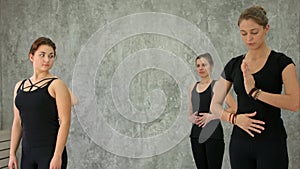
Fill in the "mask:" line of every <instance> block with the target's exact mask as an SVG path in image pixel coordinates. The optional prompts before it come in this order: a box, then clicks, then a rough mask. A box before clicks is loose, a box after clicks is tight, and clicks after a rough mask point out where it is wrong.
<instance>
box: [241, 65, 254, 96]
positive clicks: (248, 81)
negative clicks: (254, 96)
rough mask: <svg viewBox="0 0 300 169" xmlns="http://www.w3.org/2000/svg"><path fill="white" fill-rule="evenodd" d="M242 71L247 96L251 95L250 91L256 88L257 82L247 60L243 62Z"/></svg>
mask: <svg viewBox="0 0 300 169" xmlns="http://www.w3.org/2000/svg"><path fill="white" fill-rule="evenodd" d="M241 69H242V72H243V77H244V86H245V90H246V92H247V94H249V92H250V90H251V89H253V88H254V87H255V80H254V77H253V75H252V74H251V73H250V71H249V67H248V64H247V62H246V61H245V60H243V62H242V65H241Z"/></svg>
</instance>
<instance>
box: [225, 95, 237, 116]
mask: <svg viewBox="0 0 300 169" xmlns="http://www.w3.org/2000/svg"><path fill="white" fill-rule="evenodd" d="M225 102H226V104H227V106H228V108H227V109H226V111H228V112H230V113H234V114H235V113H236V111H237V105H236V102H235V100H234V98H233V96H232V94H231V93H230V92H228V94H227V95H226V97H225Z"/></svg>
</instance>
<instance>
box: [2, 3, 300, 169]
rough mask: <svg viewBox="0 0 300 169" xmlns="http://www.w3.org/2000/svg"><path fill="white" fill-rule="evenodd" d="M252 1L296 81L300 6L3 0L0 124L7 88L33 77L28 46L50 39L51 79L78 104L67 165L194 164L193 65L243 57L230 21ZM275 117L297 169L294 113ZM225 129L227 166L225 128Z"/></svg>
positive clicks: (298, 134)
mask: <svg viewBox="0 0 300 169" xmlns="http://www.w3.org/2000/svg"><path fill="white" fill-rule="evenodd" d="M252 4H259V5H262V6H264V7H265V9H266V10H267V12H268V17H269V21H270V25H271V31H270V32H269V34H268V37H267V43H268V45H269V46H270V47H271V48H272V49H275V50H277V51H282V52H284V53H286V54H287V55H288V56H290V57H291V58H292V59H293V61H294V62H295V63H296V65H297V73H298V78H299V74H300V72H299V70H300V69H299V65H300V60H299V53H300V39H299V38H300V33H299V24H300V21H299V20H300V18H299V17H300V13H299V11H300V2H299V0H273V1H264V0H255V1H246V0H241V1H236V0H226V1H217V0H210V1H207V0H185V1H180V0H176V1H174V0H128V1H121V0H85V1H71V0H65V1H60V0H53V1H39V0H23V1H18V0H1V1H0V23H1V27H0V30H1V40H0V44H1V52H0V55H1V57H0V64H1V74H0V80H1V83H0V89H1V90H0V96H1V100H0V106H1V108H0V113H1V114H0V117H1V119H0V127H1V129H10V127H11V123H12V119H13V113H12V95H13V88H14V84H15V83H16V82H17V81H19V80H21V79H24V78H28V77H30V76H31V75H32V65H31V63H30V62H29V60H28V57H27V54H28V51H29V48H30V45H31V43H32V42H33V41H34V40H35V39H36V38H37V37H39V36H48V37H50V38H51V39H52V40H53V41H54V42H56V45H57V53H58V59H57V60H56V63H55V66H54V67H53V69H52V73H53V74H55V75H57V76H59V77H61V78H62V79H63V80H64V81H65V82H66V83H67V85H68V86H69V87H70V88H71V89H72V90H73V91H74V93H75V94H76V95H77V96H78V98H79V101H80V104H79V105H77V106H75V107H74V108H73V109H72V124H71V125H72V126H71V131H70V136H69V140H68V143H67V148H68V155H69V167H68V168H70V169H83V168H88V169H97V168H99V169H100V168H101V169H115V168H122V169H129V168H130V169H141V168H142V169H153V168H155V169H169V168H172V169H192V168H195V166H194V162H193V158H192V153H191V148H190V143H189V137H188V135H189V132H190V128H191V124H189V123H188V122H187V107H188V88H189V86H190V84H192V83H193V82H195V81H196V80H198V78H197V76H196V73H195V71H194V59H195V57H196V55H198V54H200V53H204V52H210V53H212V55H213V57H214V61H215V65H216V66H215V70H214V77H215V78H217V77H218V74H219V73H220V71H221V70H222V68H223V66H224V64H225V63H226V62H227V61H228V60H229V59H230V58H232V57H234V56H237V55H240V54H242V53H244V52H245V51H246V49H245V47H244V46H243V43H242V41H241V38H240V35H239V31H238V27H237V19H238V16H239V13H240V12H241V11H242V10H243V9H244V8H246V7H248V6H250V5H252ZM299 79H300V78H299ZM282 116H283V120H284V123H285V126H286V130H287V133H288V150H289V158H290V168H291V169H297V168H300V146H299V143H300V131H299V128H300V114H299V113H292V112H289V111H283V112H282ZM223 126H224V129H225V130H224V133H225V140H226V151H225V156H224V163H223V168H224V169H228V168H230V164H229V157H228V142H229V137H230V132H231V126H230V125H229V124H227V123H223Z"/></svg>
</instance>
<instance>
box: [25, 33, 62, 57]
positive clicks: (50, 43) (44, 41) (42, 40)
mask: <svg viewBox="0 0 300 169" xmlns="http://www.w3.org/2000/svg"><path fill="white" fill-rule="evenodd" d="M41 45H48V46H51V47H52V48H53V50H54V56H55V57H56V46H55V43H54V42H53V41H52V40H51V39H49V38H46V37H39V38H38V39H36V40H35V41H34V42H33V44H32V45H31V48H30V50H29V55H30V54H32V55H34V53H35V51H36V50H37V49H38V48H39V47H40V46H41Z"/></svg>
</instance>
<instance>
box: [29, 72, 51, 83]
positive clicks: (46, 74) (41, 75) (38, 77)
mask: <svg viewBox="0 0 300 169" xmlns="http://www.w3.org/2000/svg"><path fill="white" fill-rule="evenodd" d="M49 76H51V74H50V73H49V72H43V73H37V72H34V73H33V75H32V76H31V79H32V80H33V81H38V80H41V79H44V78H46V77H49Z"/></svg>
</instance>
